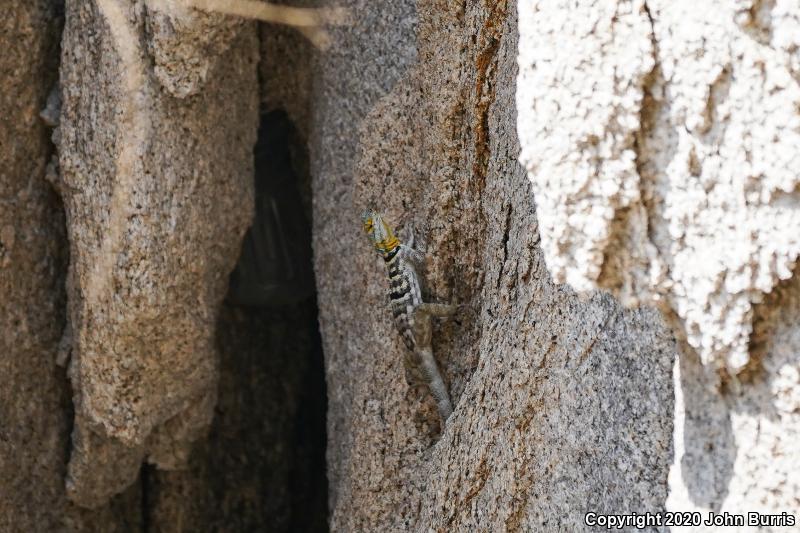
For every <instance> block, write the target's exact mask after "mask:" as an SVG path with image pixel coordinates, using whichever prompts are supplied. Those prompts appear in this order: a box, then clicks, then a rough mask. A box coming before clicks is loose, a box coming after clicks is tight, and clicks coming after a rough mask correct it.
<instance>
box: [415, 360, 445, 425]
mask: <svg viewBox="0 0 800 533" xmlns="http://www.w3.org/2000/svg"><path fill="white" fill-rule="evenodd" d="M419 355H420V359H421V361H420V363H421V365H420V366H421V367H422V368H421V370H422V374H423V377H424V378H425V381H426V382H427V384H428V387H430V389H431V394H433V399H434V400H436V406H437V407H438V408H439V415H440V416H441V417H442V424H443V425H444V423H445V422H447V419H448V418H449V417H450V415H451V414H452V413H453V405H452V404H451V403H450V395H449V394H448V393H447V387H445V384H444V381H443V380H442V375H441V374H440V373H439V367H437V366H436V359H434V358H433V352H432V351H431V349H430V348H425V349H421V350H420V351H419Z"/></svg>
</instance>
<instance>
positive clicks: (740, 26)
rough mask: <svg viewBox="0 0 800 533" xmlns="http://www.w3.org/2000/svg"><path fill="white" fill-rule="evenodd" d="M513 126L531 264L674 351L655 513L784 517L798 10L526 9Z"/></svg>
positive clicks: (799, 499)
mask: <svg viewBox="0 0 800 533" xmlns="http://www.w3.org/2000/svg"><path fill="white" fill-rule="evenodd" d="M519 16H520V51H519V64H520V74H519V78H518V92H517V108H518V112H519V118H518V128H519V134H520V139H521V144H522V156H521V160H522V162H523V163H524V165H525V167H526V169H527V171H528V176H529V178H530V180H531V182H532V183H533V189H534V191H535V194H536V201H537V206H538V207H539V214H540V223H541V224H540V230H541V236H542V246H543V250H544V252H545V260H546V262H547V265H548V268H549V270H550V271H551V272H552V274H553V277H554V278H555V279H556V280H557V281H560V282H567V283H569V284H570V285H571V286H573V287H574V288H576V289H577V290H579V291H590V290H593V289H596V288H598V287H600V288H605V289H610V290H611V291H612V292H613V293H614V294H615V295H617V296H618V297H619V298H620V299H621V300H622V301H623V302H624V303H626V304H628V305H632V306H636V305H640V304H655V305H657V306H658V307H659V308H660V309H661V310H662V311H663V312H664V314H665V316H666V317H668V318H669V319H670V321H671V323H672V324H673V329H674V331H675V332H676V334H677V336H678V338H679V339H680V347H681V350H680V351H681V357H680V366H679V367H676V369H675V389H676V412H675V454H676V455H675V462H674V465H673V468H672V472H671V475H670V500H669V506H670V507H671V508H674V509H681V510H693V509H698V510H714V511H731V512H742V510H743V509H744V510H753V511H756V510H761V511H765V512H772V513H780V512H782V511H791V510H792V509H797V508H798V503H800V479H798V477H797V464H798V462H799V461H800V455H799V454H798V451H797V447H796V446H795V445H794V442H795V441H796V436H797V432H798V424H800V417H798V412H800V401H799V400H798V398H800V379H799V378H798V375H799V374H800V371H799V370H798V368H799V366H800V365H799V364H798V363H800V360H798V356H797V354H798V353H800V344H798V339H797V335H798V329H797V326H796V320H793V318H792V317H793V316H794V317H796V313H797V307H796V305H797V300H798V292H797V283H796V281H795V280H793V279H792V275H793V271H796V268H795V263H796V260H797V256H798V254H800V231H798V230H800V194H799V191H800V189H798V183H799V182H798V177H797V176H798V174H797V168H798V164H799V163H800V151H798V148H797V147H798V141H800V138H798V135H800V111H799V110H800V107H798V104H800V76H798V72H800V71H799V70H798V52H797V50H798V40H800V32H799V31H798V29H800V7H798V6H797V3H796V2H787V1H781V0H771V1H757V0H743V1H735V2H727V1H715V2H702V3H697V2H689V1H672V0H669V1H661V0H646V1H645V0H631V1H617V2H604V1H592V0H585V1H580V2H539V1H525V2H520V5H519Z"/></svg>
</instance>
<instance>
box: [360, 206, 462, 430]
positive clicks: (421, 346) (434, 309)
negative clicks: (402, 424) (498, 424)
mask: <svg viewBox="0 0 800 533" xmlns="http://www.w3.org/2000/svg"><path fill="white" fill-rule="evenodd" d="M361 222H362V224H363V226H364V231H365V232H366V233H367V235H368V236H369V238H370V241H371V242H372V245H373V246H374V248H375V250H376V251H377V252H378V253H379V254H380V255H381V257H383V260H384V262H385V263H386V267H387V269H388V273H389V301H390V306H391V310H392V315H393V316H394V322H395V326H396V327H397V330H398V332H399V333H400V336H401V337H402V339H403V343H404V344H405V345H406V347H407V348H408V350H407V351H406V354H405V357H404V358H403V364H404V366H405V370H406V380H407V381H408V382H409V383H410V384H412V385H413V384H417V383H424V384H426V385H427V386H428V388H429V389H430V391H431V394H432V395H433V398H434V400H436V406H437V408H438V410H439V415H440V416H441V417H442V425H444V423H445V422H446V421H447V419H448V418H449V417H450V415H451V414H452V412H453V406H452V404H451V403H450V395H449V394H448V392H447V387H446V386H445V384H444V380H443V379H442V375H441V373H440V372H439V367H438V366H437V365H436V359H434V357H433V348H432V346H431V336H432V330H433V327H432V319H433V318H446V317H452V316H453V315H454V314H455V313H456V311H457V309H458V306H456V305H451V304H441V303H427V302H423V301H422V292H421V284H420V280H419V276H418V274H417V271H416V269H415V266H414V265H415V264H416V265H420V264H422V262H423V261H424V255H423V254H422V252H420V251H419V250H416V249H414V244H413V242H414V236H413V232H411V236H410V238H409V243H408V244H403V243H402V242H400V239H398V238H397V237H396V236H395V235H394V233H393V232H392V229H391V227H390V226H389V224H387V223H386V221H385V220H384V218H383V216H381V215H380V214H379V213H377V212H376V211H375V210H373V209H368V210H366V211H364V213H363V214H362V215H361Z"/></svg>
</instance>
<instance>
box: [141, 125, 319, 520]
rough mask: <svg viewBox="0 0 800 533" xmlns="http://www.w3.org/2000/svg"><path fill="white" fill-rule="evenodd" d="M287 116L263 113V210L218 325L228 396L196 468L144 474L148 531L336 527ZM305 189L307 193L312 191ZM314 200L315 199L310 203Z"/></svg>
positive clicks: (259, 170) (197, 454) (306, 230)
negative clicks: (331, 513) (331, 509)
mask: <svg viewBox="0 0 800 533" xmlns="http://www.w3.org/2000/svg"><path fill="white" fill-rule="evenodd" d="M293 132H294V126H293V125H292V124H291V123H290V121H289V119H288V117H287V115H286V113H284V112H283V111H273V112H270V113H265V114H263V115H262V118H261V127H260V129H259V141H258V143H257V145H256V148H255V150H254V153H255V158H256V204H257V207H256V218H255V220H254V223H253V226H252V227H251V229H250V230H249V231H248V234H247V235H246V237H245V241H244V243H243V245H242V254H241V257H240V260H239V263H238V265H237V268H236V270H235V271H234V273H233V275H232V276H231V287H230V289H229V293H228V297H227V299H226V302H225V303H224V305H223V308H222V310H221V313H220V318H219V322H218V332H217V344H218V348H219V352H220V384H219V397H218V401H217V406H216V409H215V416H214V421H213V422H212V425H211V429H210V432H209V436H208V438H207V439H206V440H204V441H202V442H199V443H198V444H197V445H196V447H195V450H194V452H193V455H192V458H191V460H190V468H189V470H187V471H176V472H166V471H160V470H156V469H154V468H153V467H150V466H146V467H144V469H143V472H142V486H143V488H142V490H143V506H144V509H143V512H144V514H145V520H144V523H145V528H144V529H145V530H146V531H176V530H177V531H210V530H213V531H232V532H233V531H275V532H279V531H309V532H316V531H327V530H328V525H327V521H328V516H327V499H328V493H327V479H326V472H325V446H326V441H327V437H326V427H325V414H326V410H327V400H326V386H325V374H324V360H323V354H322V346H321V339H320V334H319V328H318V325H317V304H316V295H315V289H314V280H313V273H312V270H311V233H310V224H309V223H308V220H307V219H306V218H305V216H304V214H305V213H306V209H304V208H303V200H307V198H302V195H308V194H310V192H309V191H308V190H307V187H304V186H303V185H306V184H307V183H308V180H307V179H306V178H307V177H306V176H300V177H299V178H300V179H299V180H298V176H297V175H296V174H297V172H296V171H295V170H294V169H293V166H294V165H292V159H291V157H290V153H289V150H290V148H291V150H292V152H293V153H294V155H295V157H297V154H301V155H300V157H305V147H304V146H291V147H290V143H293V142H294V143H295V144H297V141H296V140H295V139H297V137H296V136H294V135H293ZM301 189H305V190H301ZM306 205H308V203H306Z"/></svg>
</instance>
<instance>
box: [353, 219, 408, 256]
mask: <svg viewBox="0 0 800 533" xmlns="http://www.w3.org/2000/svg"><path fill="white" fill-rule="evenodd" d="M361 223H362V224H364V231H365V232H366V234H367V236H369V239H370V241H372V245H373V246H374V247H375V250H377V251H378V253H380V254H381V255H383V256H384V257H385V256H387V255H389V254H391V253H392V252H393V251H394V250H395V249H396V248H397V247H398V246H400V241H399V240H398V239H397V237H395V236H394V233H392V228H390V227H389V225H388V224H387V223H386V221H384V220H383V217H382V216H381V214H380V213H378V212H377V211H375V210H373V209H367V210H366V211H364V213H363V214H362V215H361Z"/></svg>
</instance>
